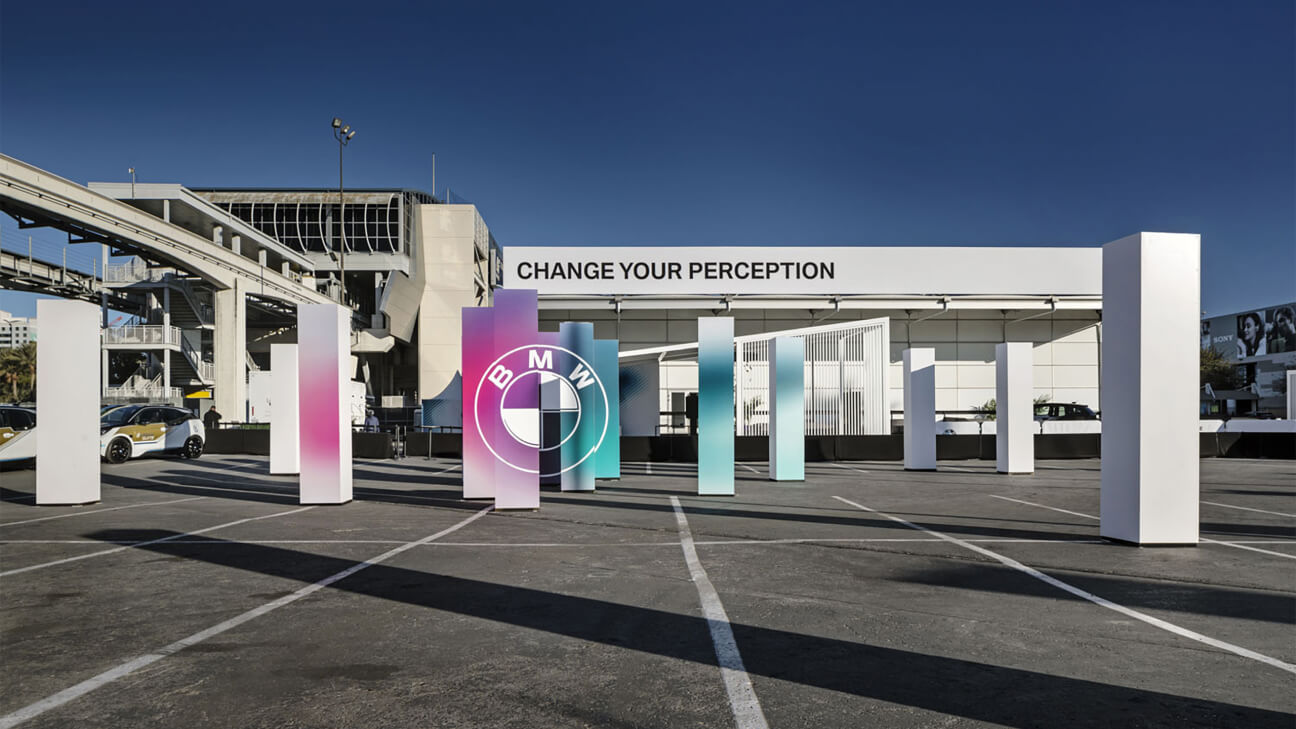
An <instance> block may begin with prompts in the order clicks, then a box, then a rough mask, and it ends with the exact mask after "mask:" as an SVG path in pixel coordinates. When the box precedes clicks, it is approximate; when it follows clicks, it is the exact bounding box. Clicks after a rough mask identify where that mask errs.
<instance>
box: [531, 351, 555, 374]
mask: <svg viewBox="0 0 1296 729" xmlns="http://www.w3.org/2000/svg"><path fill="white" fill-rule="evenodd" d="M527 367H530V368H531V369H536V370H551V369H553V350H550V349H546V350H544V351H543V352H541V351H538V350H534V349H529V350H527Z"/></svg>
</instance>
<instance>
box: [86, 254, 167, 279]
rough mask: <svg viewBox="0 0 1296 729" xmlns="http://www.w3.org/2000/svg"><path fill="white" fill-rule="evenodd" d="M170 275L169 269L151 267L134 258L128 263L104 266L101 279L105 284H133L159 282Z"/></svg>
mask: <svg viewBox="0 0 1296 729" xmlns="http://www.w3.org/2000/svg"><path fill="white" fill-rule="evenodd" d="M169 275H171V272H170V271H166V270H163V269H159V268H151V267H150V266H149V265H148V264H147V263H145V262H144V261H142V260H140V259H138V258H136V259H134V260H132V261H131V262H130V263H121V264H115V265H108V266H104V275H103V280H104V283H106V284H110V285H111V284H133V283H141V282H144V281H150V282H161V281H165V280H166V277H167V276H169Z"/></svg>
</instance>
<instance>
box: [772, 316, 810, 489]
mask: <svg viewBox="0 0 1296 729" xmlns="http://www.w3.org/2000/svg"><path fill="white" fill-rule="evenodd" d="M769 361H770V377H769V379H770V438H769V451H770V478H771V479H773V480H775V481H804V480H805V341H804V340H802V339H800V338H798V337H776V338H775V339H774V341H773V342H770V355H769Z"/></svg>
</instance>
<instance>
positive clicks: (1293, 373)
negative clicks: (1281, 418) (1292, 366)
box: [1287, 370, 1296, 420]
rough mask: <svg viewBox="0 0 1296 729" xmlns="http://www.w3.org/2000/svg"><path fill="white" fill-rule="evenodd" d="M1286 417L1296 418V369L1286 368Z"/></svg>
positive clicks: (1289, 418)
mask: <svg viewBox="0 0 1296 729" xmlns="http://www.w3.org/2000/svg"><path fill="white" fill-rule="evenodd" d="M1287 419H1288V420H1296V370H1287Z"/></svg>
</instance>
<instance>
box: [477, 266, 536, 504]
mask: <svg viewBox="0 0 1296 729" xmlns="http://www.w3.org/2000/svg"><path fill="white" fill-rule="evenodd" d="M538 321H539V303H538V298H537V295H536V292H535V291H534V290H527V289H512V290H506V289H497V290H496V291H495V322H494V323H495V326H494V356H495V357H496V358H498V357H501V356H504V355H506V354H507V353H509V352H511V351H513V350H515V349H518V348H519V347H527V346H530V345H532V344H535V341H536V329H537V324H538ZM515 369H517V368H515ZM517 374H521V372H520V370H519V371H518V372H517ZM538 381H539V380H538V378H527V380H526V381H525V382H522V381H520V382H519V387H515V388H514V389H513V390H512V391H511V392H510V394H511V398H510V399H511V402H510V403H509V404H510V406H512V407H522V408H532V409H534V410H535V416H536V420H537V427H538V423H539V417H540V388H539V387H538V386H535V387H531V386H530V385H531V383H533V382H534V383H538ZM522 388H525V389H522ZM501 404H502V403H501ZM492 420H493V422H494V424H495V426H494V435H493V436H488V437H491V438H492V441H491V442H492V443H493V444H495V445H496V447H497V448H501V449H502V448H508V450H509V452H508V453H507V454H503V453H501V455H504V456H505V458H506V459H507V462H506V461H505V460H504V459H501V458H496V459H495V508H496V509H538V508H540V480H539V468H540V454H539V451H538V450H536V449H535V448H534V447H532V448H524V449H517V448H515V446H519V445H521V444H520V443H518V441H517V440H516V439H514V438H513V436H512V435H511V434H510V433H509V432H508V429H507V428H506V427H505V425H504V421H503V420H502V418H500V417H498V416H497V417H494V418H493V419H492Z"/></svg>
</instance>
